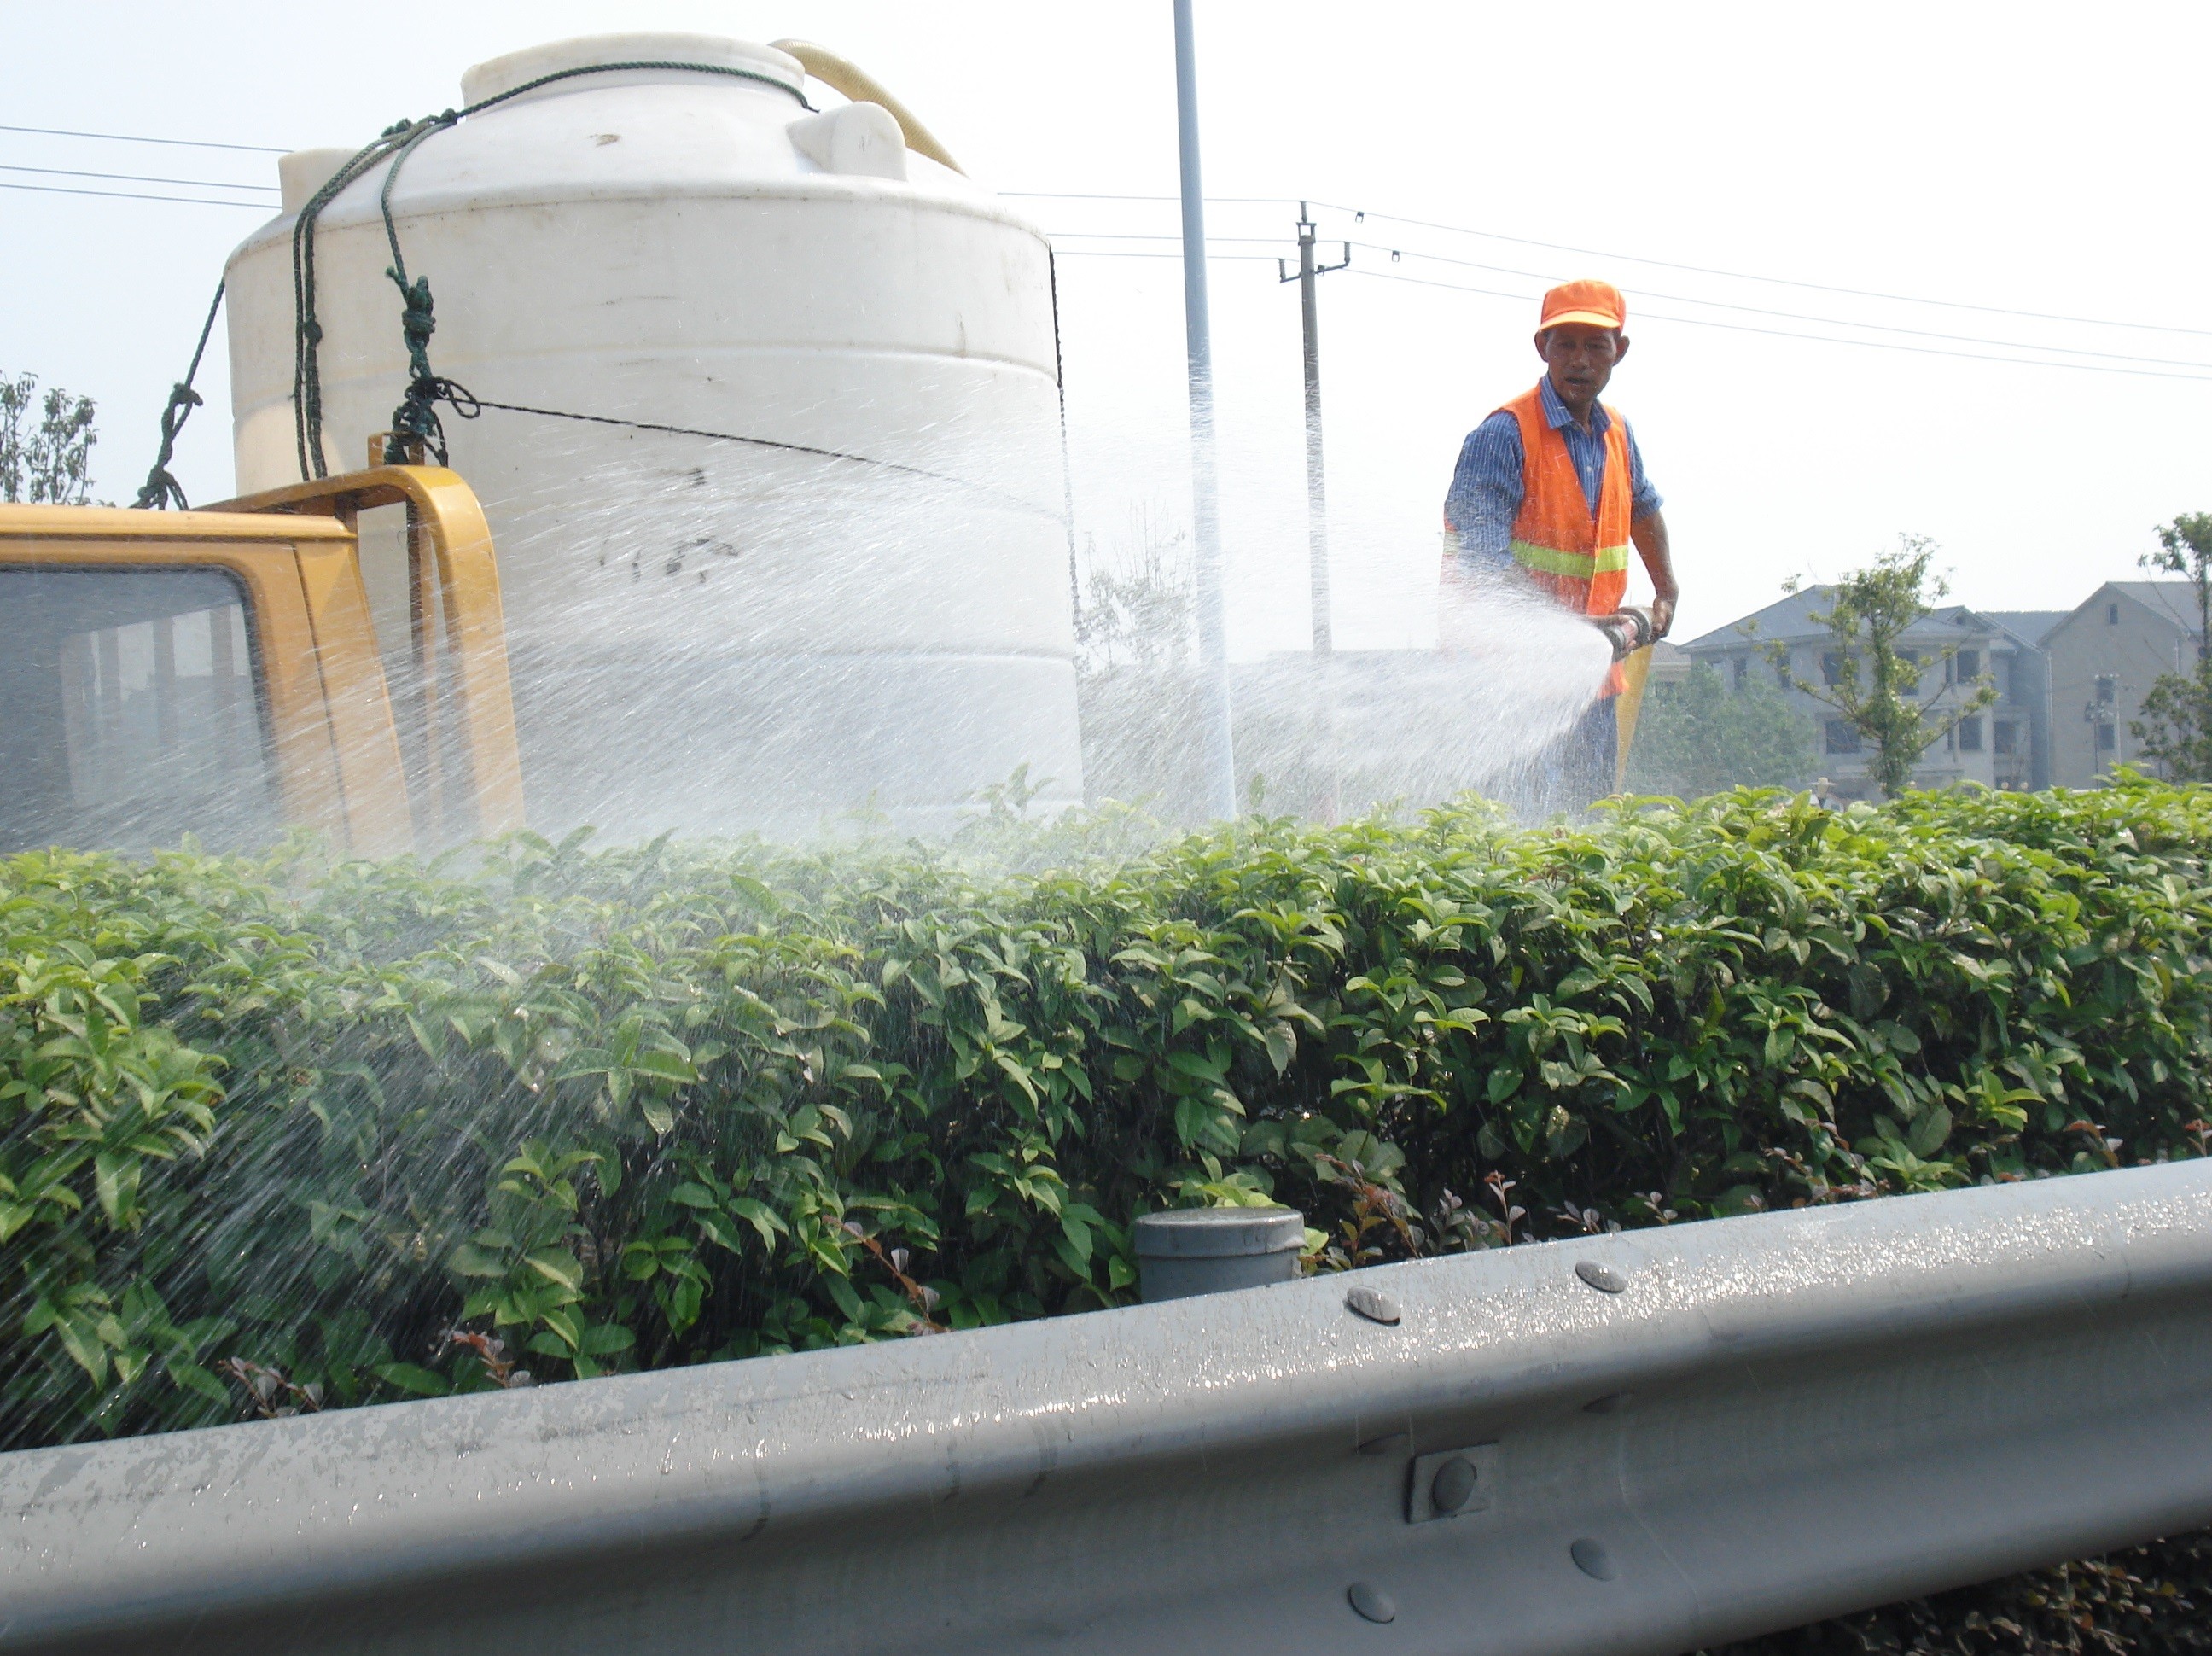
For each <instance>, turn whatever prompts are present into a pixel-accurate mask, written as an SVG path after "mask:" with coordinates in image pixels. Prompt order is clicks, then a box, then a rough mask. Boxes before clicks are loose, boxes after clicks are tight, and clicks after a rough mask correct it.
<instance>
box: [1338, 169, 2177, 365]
mask: <svg viewBox="0 0 2212 1656" xmlns="http://www.w3.org/2000/svg"><path fill="white" fill-rule="evenodd" d="M1313 205H1314V206H1316V207H1322V208H1326V209H1327V210H1328V211H1330V212H1335V213H1350V214H1352V216H1354V217H1355V218H1356V219H1359V220H1363V221H1364V220H1366V219H1370V218H1379V219H1387V220H1389V222H1391V223H1393V224H1413V225H1417V226H1419V228H1422V229H1425V230H1441V231H1443V232H1445V233H1446V234H1451V235H1469V236H1478V237H1480V238H1482V239H1483V240H1489V241H1510V242H1512V243H1514V244H1515V245H1516V246H1517V247H1542V248H1546V249H1547V250H1549V251H1550V252H1553V253H1574V254H1576V255H1577V256H1579V257H1581V258H1585V259H1620V261H1621V262H1623V263H1624V264H1629V265H1652V266H1654V267H1655V268H1656V269H1660V270H1667V271H1689V272H1691V273H1692V274H1694V275H1698V276H1719V277H1728V278H1729V280H1731V281H1736V282H1764V283H1769V284H1770V285H1772V286H1775V287H1783V288H1805V289H1810V290H1812V291H1814V292H1816V293H1837V294H1847V295H1850V296H1851V297H1852V298H1854V299H1881V300H1887V301H1890V302H1891V303H1893V304H1899V305H1933V306H1936V307H1939V308H1942V309H1945V310H1970V311H1982V312H1985V313H1987V314H1990V315H1991V316H2018V317H2024V318H2027V319H2029V320H2034V321H2038V322H2071V323H2075V324H2077V325H2079V326H2082V327H2092V328H2133V329H2136V331H2138V332H2144V333H2185V334H2191V335H2194V336H2196V337H2197V338H2208V339H2212V328H2176V327H2167V326H2165V325H2163V324H2161V323H2157V322H2114V321H2111V320H2106V319H2105V318H2101V317H2095V316H2064V315H2060V314H2057V313H2055V312H2051V311H2031V310H2012V309H2008V307H2004V306H2002V305H1977V304H1972V303H1970V302H1969V301H1965V300H1960V299H1922V298H1918V297H1917V296H1915V295H1911V294H1908V293H1880V292H1876V291H1875V290H1874V289H1868V288H1839V287H1835V286H1832V285H1831V284H1829V283H1825V282H1801V281H1798V280H1796V278H1795V277H1786V276H1755V275H1753V274H1752V273H1750V272H1749V271H1724V270H1720V269H1717V268H1716V267H1715V266H1713V265H1679V264H1676V263H1674V262H1673V261H1672V260H1670V259H1644V258H1642V257H1640V256H1639V255H1638V254H1635V253H1607V252H1605V251H1603V250H1602V249H1600V248H1595V247H1568V246H1567V245H1566V244H1565V243H1564V242H1559V241H1537V240H1532V239H1531V238H1529V237H1528V236H1518V235H1505V234H1501V233H1499V232H1498V231H1495V230H1477V229H1472V228H1469V227H1468V226H1467V225H1464V224H1440V223H1437V222H1435V221H1433V220H1431V219H1422V218H1406V217H1403V216H1401V215H1399V214H1396V213H1382V212H1372V211H1370V210H1368V209H1366V208H1364V207H1346V206H1345V205H1343V204H1340V203H1338V202H1329V201H1316V202H1314V203H1313Z"/></svg>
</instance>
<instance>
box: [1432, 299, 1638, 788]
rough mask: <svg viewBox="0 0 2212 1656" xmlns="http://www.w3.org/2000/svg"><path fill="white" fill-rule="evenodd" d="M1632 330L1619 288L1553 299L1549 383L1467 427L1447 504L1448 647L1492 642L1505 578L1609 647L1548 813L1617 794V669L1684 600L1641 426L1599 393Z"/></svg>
mask: <svg viewBox="0 0 2212 1656" xmlns="http://www.w3.org/2000/svg"><path fill="white" fill-rule="evenodd" d="M1627 324H1628V305H1627V301H1626V300H1624V299H1623V298H1622V297H1621V295H1620V289H1618V288H1615V287H1613V286H1612V285H1611V284H1610V283H1604V282H1592V281H1582V282H1569V283H1565V284H1564V285H1562V286H1559V287H1556V288H1553V289H1552V290H1551V291H1550V292H1549V293H1547V294H1546V295H1544V305H1543V310H1542V313H1541V316H1540V318H1539V320H1538V322H1537V325H1536V355H1537V356H1540V357H1541V358H1542V359H1543V362H1544V369H1545V372H1544V377H1543V378H1542V379H1541V380H1539V381H1537V382H1536V384H1535V386H1534V387H1533V388H1532V389H1530V390H1528V391H1527V392H1524V393H1522V395H1520V396H1518V397H1516V398H1515V399H1513V400H1512V401H1511V402H1510V403H1508V404H1506V405H1505V406H1504V407H1503V408H1501V409H1499V410H1498V411H1496V412H1495V413H1493V414H1492V415H1491V416H1490V417H1488V418H1487V419H1486V420H1484V421H1483V423H1481V424H1480V425H1479V426H1477V427H1476V428H1475V429H1474V430H1473V431H1471V432H1469V433H1468V438H1467V441H1466V442H1465V443H1464V444H1463V445H1462V447H1461V448H1460V454H1459V466H1458V467H1457V469H1456V470H1455V472H1453V474H1452V483H1451V492H1450V493H1449V495H1447V496H1445V498H1444V559H1443V590H1442V594H1441V597H1442V600H1443V602H1442V614H1441V624H1440V627H1439V638H1438V642H1439V644H1440V646H1441V647H1442V648H1444V649H1446V650H1454V649H1463V648H1468V646H1469V645H1470V644H1472V643H1474V642H1476V641H1477V640H1478V639H1480V637H1481V636H1484V624H1483V621H1482V613H1483V612H1484V610H1485V609H1486V607H1492V606H1494V604H1495V602H1496V596H1495V595H1496V594H1497V592H1498V588H1499V586H1500V584H1501V583H1507V584H1510V585H1514V586H1517V587H1520V588H1523V589H1534V591H1537V592H1541V594H1544V595H1545V596H1546V597H1547V598H1548V599H1550V600H1553V601H1555V602H1557V603H1559V604H1561V605H1564V606H1566V608H1568V609H1569V610H1571V611H1572V612H1574V613H1576V614H1577V615H1580V616H1583V617H1586V618H1589V620H1590V621H1591V623H1592V624H1594V625H1595V626H1597V627H1598V629H1599V630H1601V632H1603V633H1604V634H1605V635H1606V636H1607V641H1608V642H1609V643H1610V644H1611V645H1612V648H1613V664H1612V665H1611V667H1608V668H1607V671H1606V674H1605V678H1604V681H1603V683H1602V684H1601V685H1598V686H1595V689H1596V691H1597V694H1596V697H1595V700H1594V701H1593V702H1592V703H1590V706H1589V709H1588V710H1587V711H1586V712H1584V713H1583V715H1582V716H1581V717H1580V718H1579V719H1578V720H1577V722H1576V723H1575V725H1574V727H1573V728H1571V729H1570V730H1569V731H1567V732H1566V733H1565V734H1564V735H1563V736H1561V737H1560V738H1559V739H1558V740H1556V741H1555V742H1553V744H1552V745H1551V746H1549V747H1548V748H1547V750H1546V751H1545V752H1544V753H1543V754H1542V755H1541V756H1540V758H1539V759H1538V761H1537V763H1536V764H1535V766H1534V772H1535V774H1534V776H1533V777H1532V778H1531V779H1530V780H1531V782H1532V783H1533V787H1532V788H1531V789H1530V790H1528V791H1529V793H1530V795H1531V797H1529V798H1528V799H1526V800H1524V801H1523V803H1524V805H1526V806H1528V807H1532V814H1536V815H1539V816H1548V815H1551V814H1552V813H1553V812H1555V811H1559V810H1568V811H1580V810H1582V809H1583V808H1584V807H1587V806H1588V805H1589V804H1590V802H1591V801H1594V800H1597V799H1601V798H1603V797H1604V796H1605V795H1608V794H1611V793H1612V792H1613V778H1614V770H1615V762H1616V761H1615V755H1616V752H1617V751H1618V746H1619V734H1618V731H1619V725H1618V720H1617V716H1616V715H1617V701H1616V698H1617V697H1619V696H1620V692H1621V691H1622V690H1623V689H1624V688H1625V687H1626V679H1625V678H1624V676H1623V673H1622V671H1621V667H1620V663H1621V661H1622V660H1623V659H1624V658H1626V656H1627V655H1628V654H1630V652H1631V651H1632V650H1633V649H1637V648H1642V647H1643V646H1644V645H1645V644H1649V643H1650V642H1653V641H1654V640H1656V639H1659V638H1663V637H1665V636H1667V633H1668V630H1669V629H1670V628H1672V627H1673V625H1674V606H1675V602H1676V600H1677V599H1678V598H1679V597H1680V588H1678V587H1677V585H1676V583H1675V580H1674V560H1673V558H1672V557H1671V555H1670V553H1669V551H1668V542H1667V521H1666V519H1665V518H1663V517H1662V516H1661V515H1660V511H1659V507H1660V500H1659V493H1658V490H1656V489H1654V488H1653V487H1652V486H1651V480H1650V478H1648V477H1646V476H1645V475H1644V457H1643V455H1642V454H1640V453H1638V449H1637V447H1636V437H1635V434H1634V433H1632V431H1630V429H1628V422H1627V421H1626V420H1624V419H1623V418H1621V417H1620V414H1619V413H1618V412H1616V411H1613V409H1610V408H1607V406H1605V405H1603V404H1602V403H1601V402H1599V401H1598V396H1599V393H1601V392H1603V391H1604V389H1605V387H1606V384H1607V381H1610V380H1611V379H1612V378H1613V369H1614V368H1616V367H1617V366H1619V365H1620V362H1621V360H1622V358H1624V357H1626V356H1627V355H1628V334H1627V332H1626V328H1627ZM1632 541H1633V542H1634V544H1635V546H1636V550H1637V551H1638V553H1639V554H1640V555H1641V556H1642V557H1643V560H1644V569H1646V570H1648V571H1649V572H1650V576H1651V588H1652V593H1653V598H1652V602H1651V606H1650V611H1649V612H1648V614H1647V613H1646V612H1639V611H1634V610H1625V609H1624V608H1623V606H1622V603H1621V600H1622V597H1623V595H1624V594H1625V592H1626V587H1627V582H1628V548H1629V544H1630V543H1631V542H1632ZM1492 624H1494V622H1493V623H1492Z"/></svg>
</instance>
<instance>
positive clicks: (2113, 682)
mask: <svg viewBox="0 0 2212 1656" xmlns="http://www.w3.org/2000/svg"><path fill="white" fill-rule="evenodd" d="M2119 697H2120V681H2119V680H2118V679H2115V678H2113V677H2112V675H2111V674H2110V673H2100V674H2099V675H2098V677H2097V705H2098V706H2099V707H2110V706H2112V703H2114V702H2116V701H2118V700H2119Z"/></svg>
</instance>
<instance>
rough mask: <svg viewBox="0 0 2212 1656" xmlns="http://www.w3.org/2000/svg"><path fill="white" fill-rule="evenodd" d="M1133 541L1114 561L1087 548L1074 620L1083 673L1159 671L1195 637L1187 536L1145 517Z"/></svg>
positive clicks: (1183, 654)
mask: <svg viewBox="0 0 2212 1656" xmlns="http://www.w3.org/2000/svg"><path fill="white" fill-rule="evenodd" d="M1134 539H1135V542H1136V545H1135V546H1134V548H1133V549H1131V548H1128V547H1127V546H1125V547H1123V548H1122V549H1121V551H1120V553H1119V555H1118V556H1117V557H1114V558H1113V559H1112V560H1111V561H1109V560H1107V559H1105V558H1103V557H1100V555H1099V552H1098V548H1097V543H1096V542H1095V541H1094V542H1093V543H1092V544H1091V558H1090V563H1091V569H1090V574H1089V578H1088V579H1087V580H1086V581H1085V582H1084V588H1083V602H1082V606H1081V608H1080V609H1079V610H1078V611H1077V612H1076V617H1075V642H1076V647H1077V650H1078V666H1079V667H1080V668H1081V670H1082V671H1083V672H1084V673H1085V674H1086V675H1094V676H1095V675H1097V674H1099V673H1111V672H1113V671H1115V669H1116V668H1119V667H1134V668H1136V669H1138V670H1139V672H1144V673H1160V672H1164V671H1168V670H1171V669H1174V668H1176V667H1181V666H1182V664H1183V663H1184V661H1186V660H1187V659H1188V657H1189V655H1190V654H1191V653H1192V646H1193V644H1194V642H1195V639H1196V636H1197V614H1198V612H1197V607H1196V605H1195V603H1194V600H1193V597H1192V594H1193V592H1194V587H1193V585H1192V575H1191V554H1190V537H1189V536H1188V534H1187V533H1184V532H1183V531H1182V530H1181V529H1176V530H1169V529H1167V528H1165V527H1163V526H1162V525H1161V524H1160V523H1159V522H1158V521H1156V520H1154V519H1153V518H1152V516H1150V515H1149V514H1146V515H1143V516H1140V517H1139V519H1138V521H1137V525H1136V533H1135V537H1134Z"/></svg>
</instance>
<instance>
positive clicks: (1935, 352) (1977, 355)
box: [1350, 265, 2212, 385]
mask: <svg viewBox="0 0 2212 1656" xmlns="http://www.w3.org/2000/svg"><path fill="white" fill-rule="evenodd" d="M1350 274H1351V275H1353V276H1364V277H1368V278H1370V280H1373V281H1376V282H1410V283H1413V285H1414V286H1416V287H1422V288H1441V289H1443V290H1444V291H1446V292H1447V293H1468V294H1476V295H1480V296H1482V297H1483V298H1486V299H1510V300H1512V301H1515V302H1516V303H1519V304H1526V303H1527V302H1528V301H1529V300H1530V298H1532V297H1533V296H1534V295H1529V294H1525V293H1505V292H1503V291H1501V290H1499V289H1495V288H1475V287H1469V286H1468V285H1467V284H1465V283H1459V282H1434V281H1431V280H1430V279H1429V278H1428V277H1421V276H1406V275H1403V274H1401V273H1400V272H1398V271H1370V270H1365V269H1363V268H1362V267H1360V266H1359V265H1353V266H1352V269H1351V271H1350ZM1647 314H1649V315H1650V317H1651V320H1654V321H1656V322H1680V323H1682V324H1683V325H1685V326H1688V327H1693V328H1719V329H1722V330H1723V331H1724V332H1730V333H1757V334H1763V335H1765V336H1766V337H1767V338H1774V339H1809V340H1813V341H1815V342H1817V343H1819V344H1828V345H1858V346H1862V347H1864V348H1865V349H1867V350H1900V351H1905V352H1908V353H1910V354H1911V355H1913V356H1953V357H1958V358H1961V359H1963V360H1965V361H1966V362H2004V363H2008V364H2010V365H2011V366H2012V367H2014V368H2073V369H2075V370H2077V371H2078V372H2081V373H2083V374H2126V375H2128V376H2129V377H2130V378H2131V379H2138V380H2188V381H2194V382H2196V383H2197V384H2199V385H2202V384H2205V383H2208V382H2212V374H2168V373H2165V372H2162V371H2160V370H2159V369H2156V368H2107V367H2106V366H2105V365H2104V364H2103V363H2102V362H2042V361H2039V360H2037V359H2036V358H2034V357H2032V356H1989V355H1987V354H1985V353H1984V352H1980V351H1972V350H1941V349H1939V348H1937V347H1936V346H1933V345H1907V344H1898V343H1897V342H1895V341H1893V340H1888V339H1839V338H1836V337H1835V336H1834V335H1833V334H1827V333H1798V332H1794V331H1792V330H1790V329H1787V328H1761V327H1754V326H1751V325H1750V324H1749V323H1746V322H1717V321H1714V320H1711V318H1709V317H1700V316H1668V315H1666V314H1663V313H1662V312H1658V311H1652V312H1650V313H1647ZM2032 349H2040V347H2032Z"/></svg>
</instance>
